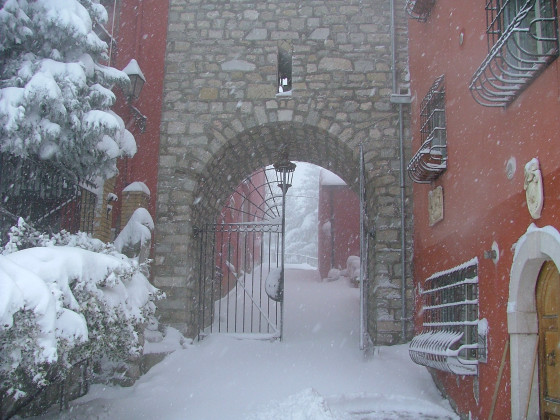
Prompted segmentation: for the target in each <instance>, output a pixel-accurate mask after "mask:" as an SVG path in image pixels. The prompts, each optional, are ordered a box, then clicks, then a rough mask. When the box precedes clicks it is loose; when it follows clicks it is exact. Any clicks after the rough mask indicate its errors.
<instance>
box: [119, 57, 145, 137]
mask: <svg viewBox="0 0 560 420" xmlns="http://www.w3.org/2000/svg"><path fill="white" fill-rule="evenodd" d="M123 72H125V73H126V74H127V76H128V78H129V79H130V86H129V88H128V90H127V91H126V92H125V95H126V99H127V101H128V104H129V106H130V109H131V110H132V113H133V115H134V119H135V120H136V124H137V125H138V127H139V128H140V132H142V133H143V132H145V131H146V122H147V121H148V117H146V116H145V115H144V114H142V113H141V112H140V110H139V109H138V108H136V107H135V106H133V105H131V102H132V101H135V100H137V99H138V98H139V97H140V92H142V88H143V87H144V84H145V83H146V78H145V77H144V74H143V73H142V70H141V69H140V66H139V65H138V62H137V61H136V60H135V59H134V58H133V59H132V60H130V62H129V63H128V64H127V65H126V67H125V68H124V69H123Z"/></svg>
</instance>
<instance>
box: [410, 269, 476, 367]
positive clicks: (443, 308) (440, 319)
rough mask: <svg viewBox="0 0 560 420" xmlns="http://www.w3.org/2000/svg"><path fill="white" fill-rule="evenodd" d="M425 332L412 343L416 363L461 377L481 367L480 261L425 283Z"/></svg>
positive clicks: (423, 299)
mask: <svg viewBox="0 0 560 420" xmlns="http://www.w3.org/2000/svg"><path fill="white" fill-rule="evenodd" d="M425 284H426V287H427V289H426V290H423V291H422V292H421V293H420V295H421V298H422V303H423V307H422V313H423V324H422V325H423V330H422V332H421V333H420V334H419V335H417V336H415V337H414V339H413V340H412V342H411V343H410V348H409V353H410V357H411V358H412V360H413V361H414V362H415V363H418V364H420V365H424V366H428V367H432V368H435V369H439V370H443V371H446V372H451V373H455V374H458V375H476V374H477V371H478V369H477V367H478V347H479V344H478V259H477V258H474V259H472V260H470V261H468V262H466V263H464V264H462V265H461V266H459V267H456V268H453V269H451V270H447V271H444V272H440V273H436V274H434V275H432V276H431V277H429V278H428V279H427V280H426V283H425Z"/></svg>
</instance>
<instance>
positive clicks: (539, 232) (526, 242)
mask: <svg viewBox="0 0 560 420" xmlns="http://www.w3.org/2000/svg"><path fill="white" fill-rule="evenodd" d="M545 261H553V262H554V263H555V264H556V266H557V267H560V233H558V231H557V230H556V229H555V228H554V227H552V226H547V227H544V228H537V227H535V226H534V225H531V226H530V227H529V229H528V230H527V233H525V234H524V235H523V236H522V237H521V238H520V239H519V241H518V242H517V245H516V247H515V255H514V257H513V264H512V267H511V274H510V286H509V300H508V333H509V335H510V346H511V348H510V364H511V410H512V418H515V419H518V418H519V419H521V418H527V419H538V418H539V415H538V412H539V390H538V382H539V381H538V373H537V372H538V366H537V364H536V363H532V362H531V361H532V360H533V359H534V357H535V351H536V348H537V346H538V322H537V304H536V297H535V291H536V285H537V279H538V277H539V272H540V270H541V268H542V265H543V263H544V262H545ZM525 413H528V416H527V417H525V415H526V414H525Z"/></svg>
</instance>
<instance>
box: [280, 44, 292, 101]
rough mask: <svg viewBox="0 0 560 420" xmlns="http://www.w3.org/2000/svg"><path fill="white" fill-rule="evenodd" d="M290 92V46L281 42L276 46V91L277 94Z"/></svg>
mask: <svg viewBox="0 0 560 420" xmlns="http://www.w3.org/2000/svg"><path fill="white" fill-rule="evenodd" d="M291 91H292V45H291V44H290V43H289V42H282V43H280V44H279V45H278V89H277V93H291Z"/></svg>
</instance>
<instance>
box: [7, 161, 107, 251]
mask: <svg viewBox="0 0 560 420" xmlns="http://www.w3.org/2000/svg"><path fill="white" fill-rule="evenodd" d="M94 190H95V185H93V184H92V183H90V182H87V181H82V182H80V180H79V179H77V178H76V177H75V176H73V175H72V174H71V173H69V172H68V171H66V170H64V168H61V167H59V166H56V165H54V164H52V163H50V162H48V161H36V160H33V159H31V158H26V159H24V158H20V157H17V156H13V155H10V154H8V153H0V245H2V244H3V243H4V241H5V240H7V236H6V234H7V232H8V231H9V229H10V227H11V226H13V225H15V224H16V223H17V219H18V218H19V217H23V218H24V219H25V221H26V222H28V223H30V224H32V225H33V226H34V227H35V228H37V229H40V230H49V231H55V232H56V231H60V230H62V229H64V230H67V231H69V232H72V233H73V232H77V231H82V232H86V233H93V227H94V219H95V207H96V200H97V195H96V194H95V192H94Z"/></svg>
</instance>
